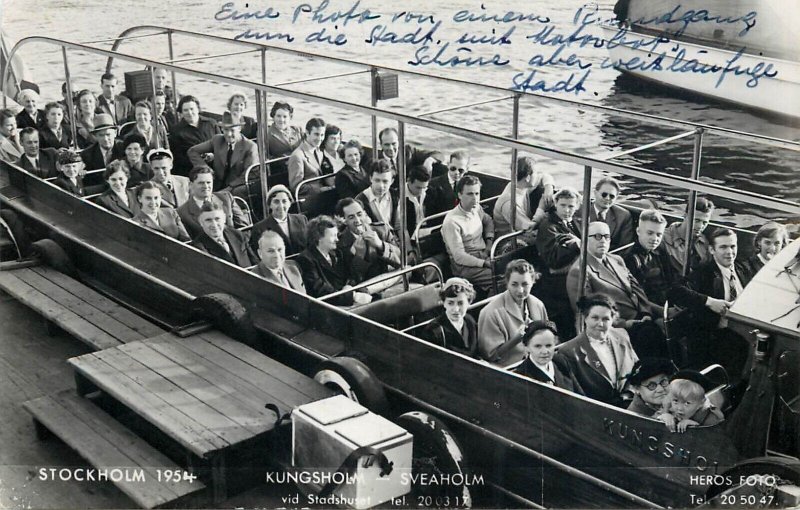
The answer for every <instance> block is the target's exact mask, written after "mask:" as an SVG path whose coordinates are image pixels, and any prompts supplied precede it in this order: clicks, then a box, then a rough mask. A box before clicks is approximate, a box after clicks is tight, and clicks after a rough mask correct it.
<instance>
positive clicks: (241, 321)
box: [191, 292, 255, 341]
mask: <svg viewBox="0 0 800 510" xmlns="http://www.w3.org/2000/svg"><path fill="white" fill-rule="evenodd" d="M191 317H192V319H193V320H207V321H209V322H211V323H212V324H213V325H214V327H215V328H217V329H218V330H220V331H222V332H223V333H225V334H226V335H228V336H230V337H232V338H236V339H238V340H242V341H250V340H252V339H253V337H254V335H255V330H254V329H253V325H252V323H251V321H250V314H249V313H248V312H247V308H245V307H244V305H242V303H241V302H240V301H239V300H238V299H236V298H235V297H233V296H231V295H230V294H226V293H224V292H214V293H211V294H205V295H202V296H199V297H197V298H195V300H194V301H192V310H191Z"/></svg>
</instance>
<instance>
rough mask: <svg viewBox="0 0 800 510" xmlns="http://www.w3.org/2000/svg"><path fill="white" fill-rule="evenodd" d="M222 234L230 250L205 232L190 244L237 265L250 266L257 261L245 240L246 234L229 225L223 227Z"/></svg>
mask: <svg viewBox="0 0 800 510" xmlns="http://www.w3.org/2000/svg"><path fill="white" fill-rule="evenodd" d="M223 235H224V236H225V240H226V241H227V242H228V247H230V252H228V251H226V250H225V248H223V247H222V246H220V244H219V243H217V242H216V241H215V240H213V239H211V238H210V237H208V235H207V234H206V233H205V232H203V233H202V234H200V235H199V236H197V237H196V238H195V239H194V241H192V246H194V247H195V248H197V249H199V250H203V251H204V252H206V253H208V254H210V255H213V256H215V257H217V258H219V259H222V260H225V261H227V262H230V263H231V264H236V265H237V266H239V267H250V266H252V265H254V264H256V262H258V257H256V255H255V253H253V251H252V250H251V249H250V245H249V244H248V242H247V235H245V234H243V233H241V232H239V231H238V230H236V229H234V228H230V227H225V232H224V233H223Z"/></svg>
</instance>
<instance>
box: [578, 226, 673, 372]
mask: <svg viewBox="0 0 800 510" xmlns="http://www.w3.org/2000/svg"><path fill="white" fill-rule="evenodd" d="M610 242H611V231H610V229H609V227H608V225H607V224H606V223H604V222H602V221H595V222H592V223H590V224H589V237H588V239H587V240H586V252H587V257H586V279H585V280H584V281H583V282H581V281H580V273H581V262H580V259H578V260H576V261H575V262H574V263H573V264H572V267H570V269H569V273H568V274H567V294H568V295H569V302H570V304H571V305H572V308H573V310H574V311H575V312H577V311H578V308H577V302H578V295H579V294H580V290H581V287H583V295H588V294H594V293H598V294H603V295H605V296H608V297H610V298H611V299H613V300H614V302H615V303H616V305H617V311H618V312H619V315H618V316H617V318H616V321H615V322H614V327H617V328H624V329H626V330H627V331H628V334H629V335H630V337H631V343H632V344H633V347H634V349H636V354H638V355H639V356H647V357H669V352H668V351H667V345H666V338H665V337H664V334H663V332H662V331H661V329H660V328H659V327H658V326H656V325H655V322H653V318H654V317H659V316H660V315H661V312H662V311H663V310H662V308H661V307H660V306H658V305H656V304H654V303H651V302H650V301H649V300H648V299H647V295H646V294H645V293H644V290H643V289H642V287H641V285H639V282H638V281H636V278H634V277H633V276H632V275H631V273H630V271H629V270H628V267H627V266H626V265H625V262H624V261H623V260H622V257H620V256H619V255H615V254H611V253H608V252H609V250H610ZM579 316H580V315H579V314H578V317H579Z"/></svg>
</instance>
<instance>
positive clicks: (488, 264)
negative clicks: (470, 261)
mask: <svg viewBox="0 0 800 510" xmlns="http://www.w3.org/2000/svg"><path fill="white" fill-rule="evenodd" d="M483 267H488V268H489V269H491V267H492V261H491V260H489V259H486V260H484V261H483Z"/></svg>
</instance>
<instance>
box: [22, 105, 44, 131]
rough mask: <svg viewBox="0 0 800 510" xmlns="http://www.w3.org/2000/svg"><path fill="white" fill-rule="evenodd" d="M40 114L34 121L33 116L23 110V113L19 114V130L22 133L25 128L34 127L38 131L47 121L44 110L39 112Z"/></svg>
mask: <svg viewBox="0 0 800 510" xmlns="http://www.w3.org/2000/svg"><path fill="white" fill-rule="evenodd" d="M37 111H38V113H37V114H36V120H35V121H34V120H33V119H32V118H31V116H30V115H29V114H28V111H27V110H25V109H23V110H22V111H21V112H19V113H18V114H17V129H18V130H20V131H22V130H23V129H25V128H28V127H32V128H35V129H38V128H39V127H40V126H41V125H42V124H43V123H44V120H45V117H44V110H41V109H39V110H37Z"/></svg>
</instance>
